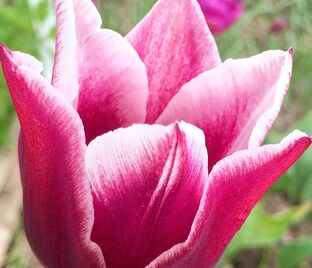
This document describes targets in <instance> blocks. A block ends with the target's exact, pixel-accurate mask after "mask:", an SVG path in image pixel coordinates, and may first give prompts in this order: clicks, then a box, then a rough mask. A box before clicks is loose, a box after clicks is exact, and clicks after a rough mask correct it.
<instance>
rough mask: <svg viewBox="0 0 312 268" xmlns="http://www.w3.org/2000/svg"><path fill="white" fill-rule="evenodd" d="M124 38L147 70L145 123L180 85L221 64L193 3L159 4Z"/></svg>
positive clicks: (170, 1) (172, 0)
mask: <svg viewBox="0 0 312 268" xmlns="http://www.w3.org/2000/svg"><path fill="white" fill-rule="evenodd" d="M126 38H127V39H128V41H129V42H130V43H131V44H132V45H133V46H134V48H135V49H136V50H137V52H138V53H139V55H140V57H141V59H142V60H143V62H144V64H145V66H146V69H147V75H148V80H149V97H148V102H147V117H146V121H147V122H148V123H153V122H154V121H155V120H156V119H157V118H158V116H159V115H160V113H161V112H162V111H163V109H164V108H165V107H166V106H167V104H168V102H169V101H170V100H171V98H172V97H173V96H174V95H175V94H176V93H177V92H178V91H179V90H180V87H181V86H182V85H183V84H185V83H186V82H188V81H189V80H191V79H192V78H194V77H195V76H196V75H198V74H199V73H201V72H203V71H206V70H209V69H211V68H213V67H214V66H216V65H217V64H219V63H220V62H221V61H220V57H219V54H218V49H217V47H216V44H215V41H214V39H213V37H212V35H211V33H210V31H209V29H208V27H207V24H206V22H205V18H204V16H203V14H202V12H201V10H200V7H199V5H198V3H197V1H196V0H159V1H158V2H157V3H156V5H155V7H154V8H153V9H152V10H151V11H150V13H149V14H148V15H147V16H146V17H145V18H144V19H143V20H142V21H141V22H140V23H139V24H138V25H137V26H136V27H135V28H134V29H133V30H132V31H131V32H130V33H129V34H128V35H127V36H126Z"/></svg>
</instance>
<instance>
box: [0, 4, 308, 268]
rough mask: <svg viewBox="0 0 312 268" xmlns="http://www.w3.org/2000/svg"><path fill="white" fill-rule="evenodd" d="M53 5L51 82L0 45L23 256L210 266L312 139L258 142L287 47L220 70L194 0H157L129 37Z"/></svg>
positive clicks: (82, 263)
mask: <svg viewBox="0 0 312 268" xmlns="http://www.w3.org/2000/svg"><path fill="white" fill-rule="evenodd" d="M55 6H56V14H57V42H56V52H55V62H54V69H53V78H52V82H51V83H50V82H49V81H47V80H46V79H45V78H44V77H42V76H41V75H40V72H41V70H42V66H41V64H40V63H39V62H38V61H37V60H35V59H34V58H33V57H31V56H29V55H26V54H23V53H20V52H13V51H10V50H9V49H8V48H6V47H5V46H4V45H1V46H0V59H1V63H2V67H3V72H4V76H5V78H6V81H7V84H8V88H9V91H10V93H11V96H12V100H13V103H14V106H15V109H16V112H17V115H18V118H19V121H20V125H21V134H20V142H19V157H20V167H21V176H22V185H23V200H24V222H25V231H26V235H27V238H28V241H29V243H30V245H31V247H32V249H33V251H34V252H35V253H36V255H37V256H38V258H39V259H40V261H41V262H42V263H43V264H44V265H45V266H46V267H108V268H110V267H146V266H147V267H212V266H214V265H215V264H216V262H217V261H218V259H219V257H220V256H221V254H222V252H223V251H224V249H225V247H226V245H227V244H228V243H229V242H230V240H231V238H232V237H233V235H234V234H235V233H236V232H237V231H238V230H239V228H240V227H241V225H242V224H243V223H244V221H245V220H246V218H247V216H248V215H249V213H250V211H251V209H252V208H253V206H254V205H255V204H256V202H257V201H258V200H259V198H260V197H261V196H262V195H263V194H264V193H265V192H266V190H268V189H269V187H270V186H271V185H272V184H273V183H274V182H275V181H276V180H277V179H278V178H279V177H280V176H281V175H282V174H283V173H284V172H285V171H286V170H287V169H288V168H289V167H290V166H291V165H292V164H293V163H294V162H295V161H296V160H297V159H298V158H299V157H300V155H301V154H302V153H303V152H304V151H305V150H306V149H307V147H308V146H309V145H310V143H311V139H310V137H308V136H307V135H305V134H304V133H301V132H299V131H295V132H293V133H292V134H290V135H289V136H288V137H287V138H286V139H284V140H283V141H282V142H281V143H280V144H275V145H265V146H261V144H262V142H263V140H264V138H265V136H266V134H267V133H268V131H269V129H270V128H271V126H272V124H273V122H274V120H275V118H276V116H277V114H278V112H279V110H280V106H281V104H282V101H283V98H284V95H285V94H286V91H287V89H288V85H289V80H290V76H291V68H292V50H289V51H286V52H284V51H267V52H264V53H262V54H259V55H257V56H254V57H251V58H247V59H239V60H227V61H225V62H224V63H222V62H221V60H220V57H219V54H218V50H217V47H216V44H215V41H214V40H213V37H212V35H211V33H210V31H209V29H208V28H207V24H206V23H205V19H204V17H203V14H202V12H201V10H200V7H199V5H198V3H197V1H195V0H159V1H158V3H157V4H156V5H155V7H154V8H153V9H152V10H151V11H150V13H149V14H148V15H147V16H146V17H145V18H144V19H143V20H142V21H141V22H140V23H139V24H138V25H137V26H136V27H135V28H134V29H133V30H132V31H131V32H130V33H129V34H128V35H127V36H126V37H125V38H123V37H122V36H120V35H119V34H117V33H115V32H113V31H111V30H107V29H100V26H101V19H100V16H99V14H98V12H97V10H96V9H95V7H94V5H93V4H92V2H91V1H90V0H56V3H55ZM183 121H185V122H186V123H185V122H183Z"/></svg>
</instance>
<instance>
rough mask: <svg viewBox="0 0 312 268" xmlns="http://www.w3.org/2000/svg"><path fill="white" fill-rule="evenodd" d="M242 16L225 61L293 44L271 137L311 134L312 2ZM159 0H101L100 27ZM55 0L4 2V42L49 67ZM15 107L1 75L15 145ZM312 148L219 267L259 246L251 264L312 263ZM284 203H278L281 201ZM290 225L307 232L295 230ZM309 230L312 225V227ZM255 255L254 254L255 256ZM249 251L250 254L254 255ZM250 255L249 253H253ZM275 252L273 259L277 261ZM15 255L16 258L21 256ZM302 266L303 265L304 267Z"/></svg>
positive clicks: (267, 5) (223, 42) (285, 3)
mask: <svg viewBox="0 0 312 268" xmlns="http://www.w3.org/2000/svg"><path fill="white" fill-rule="evenodd" d="M244 2H245V5H246V10H245V13H244V15H243V16H242V17H241V19H240V20H239V21H238V22H237V23H236V24H235V25H234V26H233V27H232V28H231V29H230V30H228V31H227V32H225V33H224V34H222V35H220V36H216V41H217V43H218V47H219V50H220V54H221V56H222V58H223V59H227V58H240V57H248V56H251V55H254V54H257V53H260V52H261V51H264V50H268V49H283V50H286V49H288V48H289V47H293V48H294V51H295V54H294V69H293V78H292V83H291V86H290V90H289V93H288V95H287V97H286V101H285V103H284V105H283V108H282V111H281V114H280V116H279V119H278V120H277V122H276V123H275V127H274V129H273V130H272V131H271V133H270V135H269V137H268V139H267V142H269V143H277V142H280V140H281V139H282V138H283V137H285V136H286V135H287V134H288V133H289V132H290V131H292V130H293V129H295V128H300V129H301V130H303V131H306V132H307V133H308V134H310V135H312V105H311V103H312V16H311V14H312V1H311V0H263V1H256V0H245V1H244ZM154 3H155V0H144V1H141V0H98V2H97V5H98V8H99V10H100V12H101V14H102V19H103V26H104V27H105V28H111V29H113V30H116V31H118V32H120V33H122V34H126V33H127V32H128V31H129V30H130V29H131V28H132V27H133V26H134V25H135V24H136V23H137V22H138V21H139V20H140V19H142V18H143V17H144V15H145V14H146V13H147V12H148V10H149V9H150V8H151V7H152V6H153V4H154ZM52 10H53V6H52V2H51V1H46V0H32V1H30V0H29V1H27V0H0V42H3V43H5V44H6V45H7V46H9V47H10V48H11V49H14V50H20V51H23V52H27V53H30V54H32V55H34V56H36V57H39V58H40V59H41V60H43V61H44V62H45V63H46V70H47V72H46V74H47V75H49V74H48V73H49V69H51V59H52V52H53V45H52V46H51V41H53V39H54V35H55V28H54V26H53V25H54V18H53V11H52ZM278 17H283V18H284V19H286V20H287V21H288V24H289V26H288V28H287V29H286V30H285V31H283V32H281V33H278V34H276V33H272V31H271V30H270V28H271V25H272V22H273V21H274V20H275V19H276V18H278ZM14 118H15V114H14V110H13V108H12V105H11V101H10V98H9V95H8V91H7V89H6V85H5V82H4V79H3V77H2V76H0V144H1V146H2V147H4V146H7V145H8V144H9V143H10V132H9V130H10V126H11V124H12V122H13V120H14ZM273 196H282V197H283V200H284V201H283V206H284V207H283V209H282V211H281V212H278V213H276V212H270V209H266V205H265V204H266V202H267V201H268V200H272V197H273ZM311 200H312V149H310V150H309V151H308V152H307V153H306V154H305V155H304V157H302V159H301V160H300V161H299V162H298V163H297V164H296V165H295V166H294V167H293V168H292V169H291V170H290V171H289V172H288V173H287V174H286V175H285V176H283V178H281V179H280V181H279V182H278V183H277V184H276V185H275V186H274V187H273V188H272V190H271V191H270V193H269V195H267V197H266V198H265V199H264V200H263V201H262V202H261V203H260V204H259V205H258V206H257V207H256V208H255V209H254V211H253V213H252V214H251V215H250V217H249V219H248V220H247V222H246V224H245V225H244V227H243V228H242V229H241V231H240V232H239V233H238V234H237V235H236V237H235V238H234V239H233V241H232V243H231V245H230V246H229V247H228V249H227V251H226V253H225V254H224V256H223V259H222V261H221V262H220V264H219V266H220V267H244V266H243V264H241V263H240V262H239V261H238V260H239V259H240V258H241V257H240V256H242V252H244V251H246V250H247V251H248V252H250V250H251V251H255V250H260V258H259V261H258V262H257V264H256V265H255V266H254V267H280V268H282V267H286V268H292V267H304V265H311V266H306V267H312V262H311V255H312V232H311V231H306V230H309V228H307V227H305V226H312V215H311V204H310V203H311ZM279 202H280V201H279ZM293 228H297V229H300V230H301V229H303V230H304V232H302V233H300V232H299V234H298V235H293V231H292V229H293ZM310 229H312V228H310ZM251 255H252V254H251ZM251 255H250V256H251ZM248 256H249V255H248ZM272 256H273V260H274V261H273V264H272ZM10 259H11V260H12V259H13V260H14V261H12V262H10V265H12V266H14V267H23V260H20V259H18V258H15V257H14V258H10ZM16 260H17V261H16ZM302 265H303V266H302Z"/></svg>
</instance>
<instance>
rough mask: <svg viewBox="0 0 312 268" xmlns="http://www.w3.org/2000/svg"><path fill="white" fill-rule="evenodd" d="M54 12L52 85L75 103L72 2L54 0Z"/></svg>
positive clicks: (76, 71) (75, 65) (74, 27)
mask: <svg viewBox="0 0 312 268" xmlns="http://www.w3.org/2000/svg"><path fill="white" fill-rule="evenodd" d="M55 12H56V29H57V31H56V45H55V58H54V66H53V74H52V85H53V86H54V88H55V89H57V90H58V91H59V92H61V93H62V94H63V95H64V96H65V97H66V98H67V99H68V101H69V102H71V103H73V104H74V105H75V103H76V102H77V97H78V92H79V84H78V63H77V55H76V54H77V50H76V47H77V38H76V26H75V14H74V7H73V2H72V1H71V0H55Z"/></svg>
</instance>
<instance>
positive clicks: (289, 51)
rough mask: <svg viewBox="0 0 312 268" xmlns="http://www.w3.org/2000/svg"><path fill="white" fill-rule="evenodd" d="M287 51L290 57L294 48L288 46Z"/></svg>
mask: <svg viewBox="0 0 312 268" xmlns="http://www.w3.org/2000/svg"><path fill="white" fill-rule="evenodd" d="M288 53H289V55H290V56H291V57H293V55H294V49H293V47H290V48H289V49H288Z"/></svg>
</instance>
